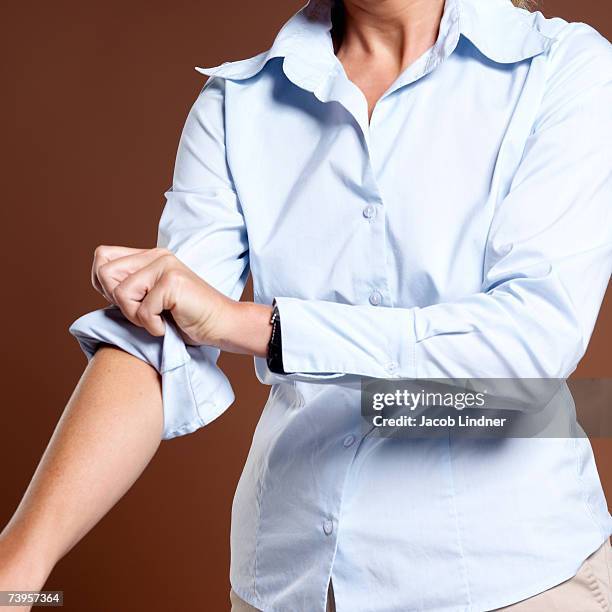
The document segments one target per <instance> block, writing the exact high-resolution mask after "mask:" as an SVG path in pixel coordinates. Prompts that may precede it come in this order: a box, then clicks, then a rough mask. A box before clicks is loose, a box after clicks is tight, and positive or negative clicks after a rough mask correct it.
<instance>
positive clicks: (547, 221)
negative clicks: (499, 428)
mask: <svg viewBox="0 0 612 612" xmlns="http://www.w3.org/2000/svg"><path fill="white" fill-rule="evenodd" d="M329 29H330V9H329V4H328V3H327V2H326V1H324V0H323V1H322V0H311V2H310V3H309V4H308V5H307V6H306V7H304V8H303V9H302V10H301V11H300V12H298V13H297V14H296V15H294V16H293V17H292V18H291V19H290V20H289V21H288V22H287V23H286V24H285V26H284V27H283V28H282V29H281V31H280V32H279V34H278V35H277V37H276V39H275V41H274V44H273V46H272V48H271V49H270V50H268V51H266V52H264V53H261V54H259V55H257V56H255V57H252V58H250V59H245V60H241V61H234V62H226V63H225V64H222V65H221V66H218V67H215V68H200V69H198V70H199V71H200V72H202V73H203V74H205V75H209V76H210V78H209V79H208V81H207V82H206V84H205V85H204V87H203V89H202V91H201V93H200V95H199V96H198V97H197V100H196V101H195V103H194V105H193V107H192V109H191V112H190V113H189V116H188V118H187V122H186V125H185V128H184V131H183V134H182V138H181V142H180V146H179V151H178V156H177V161H176V168H175V174H174V180H173V185H172V188H171V189H170V190H169V191H168V192H167V194H166V196H167V203H166V206H165V208H164V211H163V214H162V217H161V220H160V225H159V236H158V245H160V246H165V247H168V248H169V249H171V250H172V251H173V252H175V253H176V255H177V256H178V257H179V258H180V259H181V260H182V261H184V262H185V263H186V264H187V265H189V266H190V267H191V268H192V269H193V270H195V271H196V272H197V273H198V274H200V275H201V276H202V277H203V278H205V279H206V280H207V281H208V282H209V283H211V284H212V285H214V286H215V287H217V288H218V289H219V290H221V291H223V292H224V293H226V294H227V295H230V296H232V297H233V298H236V299H237V298H239V297H240V295H241V293H242V290H243V288H244V285H245V281H246V278H247V275H248V272H249V270H250V272H251V274H252V278H253V284H254V291H255V300H256V301H257V302H261V303H265V304H270V303H271V302H272V300H273V298H276V300H277V302H278V304H279V309H280V314H281V321H282V339H283V360H284V366H285V369H286V370H287V371H290V372H293V374H290V375H286V376H283V375H276V374H272V373H271V372H270V371H269V370H268V369H267V366H266V362H265V360H264V359H261V358H255V367H256V372H257V375H258V377H259V379H260V381H261V382H263V383H265V384H269V385H271V389H270V395H269V399H268V401H267V403H266V406H265V409H264V411H263V414H262V416H261V420H260V422H259V424H258V426H257V428H256V431H255V434H254V438H253V444H252V447H251V450H250V453H249V456H248V459H247V462H246V466H245V468H244V472H243V475H242V477H241V479H240V483H239V485H238V490H237V492H236V497H235V500H234V505H233V512H232V532H231V540H232V564H231V583H232V585H233V588H234V590H235V591H236V592H237V594H238V595H239V596H240V597H242V598H243V599H245V600H246V601H247V602H249V603H250V604H251V605H253V606H256V607H257V608H260V609H263V610H265V611H266V612H300V611H303V612H316V611H323V610H324V609H325V600H326V589H327V584H328V581H329V579H330V576H331V577H332V578H333V583H334V590H335V595H336V601H337V607H338V610H343V611H344V610H347V611H351V612H360V611H363V612H391V611H393V612H407V611H416V610H419V611H421V610H427V611H435V612H458V611H464V610H465V611H467V610H469V611H484V610H491V609H494V608H498V607H500V606H504V605H508V604H510V603H513V602H516V601H518V600H520V599H523V598H526V597H529V596H532V595H534V594H536V593H538V592H541V591H543V590H545V589H547V588H549V587H552V586H554V585H556V584H558V583H559V582H561V581H563V580H566V579H568V578H570V577H571V576H572V575H573V574H574V573H575V572H576V570H577V569H578V567H579V566H580V564H581V563H582V561H583V560H584V559H585V558H586V557H587V556H588V555H589V554H590V553H591V552H593V551H594V550H595V549H596V548H597V547H598V546H599V545H600V544H601V543H602V542H603V541H604V539H605V538H606V537H608V536H609V535H610V533H611V532H612V518H611V517H610V514H609V513H608V509H607V506H606V501H605V499H604V496H603V492H602V489H601V485H600V481H599V478H598V475H597V471H596V467H595V464H594V460H593V454H592V450H591V447H590V444H589V442H588V440H586V439H576V438H561V439H506V440H482V439H481V440H467V439H463V440H458V439H453V438H451V437H449V438H445V439H440V438H436V439H418V440H414V439H412V440H410V439H390V438H384V437H377V436H373V435H368V434H364V430H363V420H362V417H361V415H360V406H359V391H358V387H356V386H355V385H354V384H353V383H354V382H355V380H357V379H358V377H359V376H363V375H366V376H372V377H381V378H391V377H403V378H414V377H423V378H444V377H451V376H452V377H479V378H489V377H536V378H537V377H551V378H553V377H554V378H563V377H566V376H568V375H569V374H570V373H571V372H572V371H573V370H574V369H575V367H576V364H577V363H578V361H579V360H580V359H581V357H582V356H583V354H584V352H585V350H586V348H587V344H588V341H589V338H590V336H591V333H592V330H593V326H594V324H595V320H596V317H597V313H598V310H599V308H600V305H601V301H602V297H603V295H604V292H605V289H606V286H607V283H608V281H609V278H610V273H611V269H612V248H611V245H612V179H611V168H612V163H611V162H612V159H611V154H610V142H612V53H611V47H610V44H609V43H608V41H606V40H605V39H604V38H603V37H602V36H600V35H599V34H598V33H597V32H596V31H595V30H593V29H592V28H591V27H589V26H587V25H584V24H580V23H569V24H568V23H567V22H565V21H563V20H562V19H546V18H544V17H543V15H542V14H541V13H533V14H531V13H528V12H526V11H524V10H521V9H517V8H514V7H513V6H512V4H511V3H510V1H509V0H447V2H446V6H445V10H444V15H443V18H442V23H441V27H440V31H439V35H438V38H437V42H436V43H435V44H434V45H433V47H432V48H431V49H429V50H428V51H427V52H426V53H425V54H424V55H423V56H422V57H420V58H419V59H418V60H416V61H415V62H414V63H413V64H412V65H410V66H409V67H408V68H407V69H406V70H404V72H402V74H401V75H400V76H398V77H397V79H396V80H395V81H394V82H393V83H392V85H391V86H390V87H389V88H388V90H387V91H386V92H385V93H384V95H383V96H382V98H380V100H379V101H378V103H377V104H376V107H375V109H374V112H373V115H372V119H371V121H370V122H368V116H367V104H366V100H365V97H364V96H363V94H362V93H361V91H360V90H359V89H358V88H357V87H356V86H355V85H354V84H353V83H352V82H351V81H349V80H348V78H347V76H346V74H345V72H344V70H343V67H342V65H341V63H340V62H339V61H338V59H337V58H336V56H335V55H334V52H333V47H332V42H331V36H330V32H329ZM70 332H71V333H72V334H74V336H75V337H76V338H77V339H78V341H79V343H80V345H81V347H82V348H83V350H84V351H85V353H86V355H87V356H88V358H91V356H92V355H93V353H94V351H95V349H96V346H97V345H98V344H99V342H101V341H103V342H107V343H111V344H115V345H117V346H119V347H121V348H123V349H124V350H126V351H128V352H130V353H132V354H134V355H136V356H137V357H139V358H140V359H143V360H145V361H147V362H149V363H151V364H152V365H153V366H154V367H155V368H156V369H157V370H158V371H160V372H161V374H162V389H163V401H164V438H172V437H176V436H180V435H183V434H187V433H190V432H193V431H195V430H196V429H198V428H199V427H202V426H204V425H207V424H208V423H210V422H211V421H212V420H213V419H215V418H216V417H218V416H219V415H220V414H222V413H223V411H225V410H226V409H227V408H228V406H229V405H230V404H231V403H232V401H233V399H234V395H233V392H232V388H231V386H230V384H229V382H228V380H227V378H226V377H225V376H224V374H223V373H222V372H221V370H220V369H219V368H218V367H217V365H216V360H217V357H218V350H216V349H214V348H211V347H191V346H186V345H185V344H184V343H183V341H182V340H181V338H180V336H179V335H178V334H177V332H176V329H175V328H174V327H173V326H172V325H168V326H167V331H166V334H165V336H164V337H163V338H154V337H152V336H150V335H149V334H148V333H147V332H146V331H145V330H143V329H141V328H137V327H135V326H134V325H132V324H131V323H129V322H128V321H127V320H126V319H125V318H124V317H123V315H122V314H121V312H120V311H119V310H118V309H117V308H116V307H108V308H106V309H101V310H97V311H94V312H91V313H88V314H85V315H84V316H82V317H81V318H79V319H78V320H77V321H75V322H74V323H73V324H72V326H71V327H70ZM200 469H204V470H206V469H207V466H201V468H200Z"/></svg>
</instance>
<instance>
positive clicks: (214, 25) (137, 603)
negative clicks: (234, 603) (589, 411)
mask: <svg viewBox="0 0 612 612" xmlns="http://www.w3.org/2000/svg"><path fill="white" fill-rule="evenodd" d="M300 6H301V3H300V2H296V1H295V0H290V1H288V0H266V1H265V2H252V1H243V2H240V3H231V2H196V1H193V0H191V1H188V0H178V1H177V0H174V1H173V2H169V1H167V2H159V1H158V0H147V2H144V1H143V0H131V1H130V2H125V1H119V0H109V1H106V2H96V1H89V2H81V1H79V2H76V1H75V0H65V1H64V2H48V1H44V2H43V1H41V0H33V1H31V2H21V3H16V2H14V3H10V4H8V3H7V4H6V5H5V6H3V23H4V26H3V28H2V30H3V32H2V37H1V38H2V40H1V42H0V45H1V46H2V47H3V49H2V73H3V74H2V76H3V79H2V81H3V95H2V96H1V98H2V100H1V102H0V104H2V106H3V107H4V108H3V109H2V117H3V118H4V119H5V120H7V121H6V122H5V127H4V130H3V145H4V146H3V147H2V155H3V160H2V170H3V181H2V199H3V206H2V208H3V211H2V219H3V220H2V228H3V240H4V247H3V249H2V256H3V261H4V265H3V268H2V269H3V278H2V282H3V286H4V287H5V289H6V291H5V293H4V299H3V300H2V302H3V303H2V319H1V321H2V332H3V333H2V336H3V345H4V346H3V350H2V359H3V363H2V364H1V366H2V370H1V371H2V377H3V384H2V392H3V397H4V400H3V409H2V411H1V413H0V428H1V432H2V444H1V447H0V466H1V467H0V527H1V526H2V525H4V524H5V522H6V521H7V520H8V519H9V516H10V515H11V513H12V511H13V510H14V508H15V506H16V505H17V503H18V500H19V498H20V496H21V495H22V493H23V490H24V488H25V486H26V484H27V481H28V480H29V478H30V476H31V474H32V472H33V470H34V468H35V466H36V463H37V461H38V459H39V456H40V454H41V452H42V450H43V448H44V446H45V445H46V443H47V441H48V439H49V437H50V435H51V433H52V430H53V427H54V425H55V423H56V421H57V419H58V418H59V416H60V414H61V412H62V409H63V406H64V405H65V402H66V400H67V399H68V397H69V395H70V393H71V391H72V389H73V387H74V385H75V383H76V381H77V380H78V377H79V375H80V373H81V371H82V369H83V367H84V365H85V357H84V355H83V354H82V353H81V352H80V349H79V348H78V345H77V343H76V341H75V340H74V339H73V338H72V337H71V336H70V335H69V334H68V331H67V328H68V325H69V324H70V323H71V322H72V321H73V320H74V319H76V318H77V317H78V316H79V315H80V314H82V313H84V312H87V311H89V310H92V309H94V308H98V307H101V306H103V305H104V303H103V301H102V300H101V298H99V297H98V296H97V294H95V292H94V291H93V289H91V288H90V286H89V279H88V275H89V267H90V261H91V255H92V250H93V248H94V247H95V246H96V245H97V244H104V243H106V244H125V245H132V246H153V244H154V242H155V236H156V227H157V221H158V219H159V215H160V213H161V209H162V206H163V196H162V194H163V192H164V191H165V190H166V188H167V187H168V186H169V184H170V180H171V172H172V166H173V162H174V155H175V152H176V146H177V142H178V137H179V134H180V130H181V128H182V126H183V122H184V120H185V116H186V114H187V111H188V109H189V106H190V105H191V103H192V102H193V100H194V99H195V96H196V95H197V93H198V91H199V89H200V88H201V86H202V84H203V82H204V81H203V77H202V76H201V75H198V74H197V73H196V72H195V71H194V70H193V66H195V65H204V66H211V65H216V64H219V63H221V62H223V61H227V60H233V59H240V58H243V57H248V56H251V55H254V54H255V53H258V52H260V51H262V50H264V49H265V48H267V47H268V46H269V45H270V43H271V42H272V40H273V36H274V34H275V32H276V31H277V30H278V28H279V27H280V26H281V24H282V23H284V21H285V20H286V19H287V18H288V17H289V16H290V15H291V14H292V13H293V12H295V11H296V10H297V9H298V8H299V7H300ZM544 12H545V13H546V14H548V15H559V16H562V17H565V18H566V19H570V20H575V21H585V22H587V23H590V24H592V25H594V26H595V27H596V28H597V29H599V30H600V32H602V33H603V34H604V35H605V36H606V37H607V38H610V37H611V34H612V32H611V26H612V23H611V21H612V20H611V17H612V8H611V7H610V5H609V2H608V1H607V0H598V1H595V0H582V1H580V2H576V1H575V0H546V6H545V7H544ZM610 300H611V297H610V296H608V297H607V300H606V302H605V303H604V306H603V308H602V312H601V315H600V318H599V321H598V324H597V329H596V332H595V334H594V336H593V339H592V341H591V344H590V348H589V352H588V354H587V356H586V357H585V359H584V360H583V362H582V364H581V366H580V369H579V372H578V374H579V375H581V376H585V377H599V376H608V377H610V376H612V359H611V358H610V355H609V351H610V346H611V343H612V307H611V303H610ZM221 363H222V365H223V367H224V369H225V371H226V372H227V373H228V375H229V376H230V378H231V380H232V383H233V386H234V389H235V391H236V395H237V401H236V403H235V404H234V405H233V407H232V408H231V409H230V410H229V411H228V412H226V413H225V415H224V416H223V417H222V418H221V419H219V420H217V421H215V422H214V423H213V424H211V425H210V426H209V427H206V428H204V429H202V430H200V431H199V432H198V433H196V434H193V435H189V436H185V437H181V438H178V439H176V440H173V441H170V442H165V443H163V444H162V447H161V449H160V451H159V452H158V454H157V455H156V457H155V458H154V460H153V462H152V463H151V465H150V467H149V468H148V469H147V470H146V472H145V473H144V475H143V476H142V478H141V479H140V480H139V481H138V482H137V483H136V485H135V486H134V487H133V489H132V490H131V491H130V492H129V493H128V494H127V495H126V497H125V498H124V499H123V500H122V501H121V503H120V504H118V506H117V507H115V508H114V509H113V510H112V511H111V512H110V514H109V515H108V516H107V517H106V518H105V519H104V520H103V521H102V522H101V523H100V524H99V526H98V527H97V528H95V529H94V531H93V532H92V533H91V534H90V535H88V536H87V537H86V538H85V540H84V541H83V542H81V543H80V544H79V545H78V546H77V547H76V548H75V549H74V550H73V551H72V552H71V553H70V554H69V555H68V556H67V557H66V558H65V559H64V560H62V561H61V562H60V563H59V565H58V566H57V568H56V570H55V571H54V573H53V574H52V576H51V578H50V579H49V581H48V583H47V588H54V589H62V590H64V591H65V598H66V606H65V609H66V610H70V611H88V612H97V611H100V612H102V611H104V612H107V611H109V610H113V611H115V610H116V611H121V612H123V611H127V610H138V611H148V610H151V611H156V610H196V609H201V610H207V611H208V610H215V611H217V610H219V611H222V610H227V609H228V608H229V605H228V603H227V593H228V589H229V582H228V566H229V546H228V539H229V514H230V506H231V501H232V495H233V492H234V488H235V485H236V483H237V480H238V477H239V474H240V471H241V469H242V465H243V463H244V460H245V457H246V453H247V450H248V446H249V443H250V439H251V435H252V432H253V429H254V427H255V424H256V422H257V419H258V416H259V412H260V410H261V407H262V406H263V403H264V400H265V397H266V395H267V392H268V388H265V387H263V386H261V385H259V384H258V383H257V381H256V379H255V376H254V374H253V371H252V360H251V359H249V358H243V357H239V356H225V355H224V356H222V360H221ZM593 445H594V447H595V451H596V455H597V461H598V465H599V469H600V472H601V476H602V480H603V482H604V486H605V488H606V491H607V495H608V499H611V500H612V440H610V439H605V440H604V439H599V440H594V441H593Z"/></svg>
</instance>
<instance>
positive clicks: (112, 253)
mask: <svg viewBox="0 0 612 612" xmlns="http://www.w3.org/2000/svg"><path fill="white" fill-rule="evenodd" d="M168 253H169V251H168V250H167V249H159V248H153V249H134V248H129V247H117V246H102V247H98V248H97V249H96V251H95V254H94V263H93V267H92V284H93V286H94V288H95V289H96V290H97V291H99V292H100V293H101V294H102V295H103V296H104V297H105V298H106V299H107V300H108V301H109V302H111V303H116V302H115V300H114V298H113V292H114V290H115V289H116V287H117V286H118V285H119V284H120V283H122V282H123V281H124V280H125V279H126V278H128V277H129V276H130V275H131V274H134V273H135V272H137V271H138V270H140V269H141V268H144V267H145V266H147V265H149V264H150V263H151V262H152V261H155V260H156V259H158V258H159V257H162V256H163V255H166V254H168Z"/></svg>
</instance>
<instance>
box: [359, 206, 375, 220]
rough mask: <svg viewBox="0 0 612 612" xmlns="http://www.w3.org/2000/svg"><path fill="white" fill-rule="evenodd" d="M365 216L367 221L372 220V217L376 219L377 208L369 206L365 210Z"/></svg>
mask: <svg viewBox="0 0 612 612" xmlns="http://www.w3.org/2000/svg"><path fill="white" fill-rule="evenodd" d="M362 212H363V216H364V217H365V218H366V219H371V218H372V217H374V216H375V215H376V208H375V207H374V205H373V204H368V205H367V206H366V207H365V208H364V209H363V211H362Z"/></svg>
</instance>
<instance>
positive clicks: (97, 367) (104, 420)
mask: <svg viewBox="0 0 612 612" xmlns="http://www.w3.org/2000/svg"><path fill="white" fill-rule="evenodd" d="M162 424H163V412H162V398H161V384H160V380H159V375H158V373H157V372H156V371H155V370H154V369H153V368H152V367H151V366H150V365H148V364H146V363H144V362H142V361H141V360H139V359H137V358H136V357H133V356H131V355H128V354H127V353H124V352H123V351H120V350H118V349H115V348H110V347H101V348H100V349H99V350H98V352H97V353H96V355H95V356H94V358H93V359H92V361H91V362H90V364H89V365H88V367H87V369H86V370H85V372H84V374H83V376H82V378H81V380H80V381H79V384H78V385H77V387H76V389H75V391H74V393H73V395H72V397H71V398H70V400H69V402H68V405H67V406H66V409H65V411H64V414H63V415H62V417H61V419H60V421H59V423H58V425H57V428H56V430H55V432H54V433H53V436H52V438H51V440H50V442H49V445H48V447H47V449H46V451H45V453H44V455H43V457H42V459H41V461H40V464H39V466H38V468H37V470H36V472H35V474H34V477H33V478H32V481H31V483H30V485H29V487H28V489H27V491H26V493H25V495H24V497H23V500H22V502H21V504H20V505H19V507H18V509H17V510H16V512H15V514H14V516H13V518H12V519H11V521H10V523H9V524H8V525H7V526H6V528H5V529H4V531H3V532H2V534H1V535H0V583H2V581H3V580H8V579H9V578H10V576H11V575H13V576H15V577H16V578H15V579H18V577H19V576H21V577H22V578H23V580H25V581H26V582H28V577H27V576H26V577H25V578H24V577H23V573H26V574H27V573H28V572H31V574H30V578H29V579H30V580H31V579H34V581H36V577H37V575H40V579H42V580H44V579H46V575H44V574H45V573H48V572H50V571H51V569H52V567H53V565H54V564H55V563H56V562H57V560H59V559H60V558H61V557H62V556H63V555H65V554H66V552H68V550H70V549H71V548H72V547H73V546H74V545H75V544H76V543H77V542H78V541H79V540H80V539H81V538H82V537H83V536H84V535H85V534H86V533H87V532H88V531H89V530H90V529H91V528H92V527H93V526H94V525H95V524H96V523H97V522H98V521H99V520H100V519H101V518H102V517H103V516H104V515H105V514H106V513H107V512H108V510H109V509H110V508H111V507H112V506H113V505H114V504H115V503H116V502H117V501H118V500H119V499H120V498H121V497H122V495H123V494H124V493H125V492H126V491H127V490H128V489H129V488H130V486H131V485H132V484H133V483H134V481H135V480H136V479H137V478H138V476H139V475H140V474H141V473H142V471H143V469H144V468H145V467H146V465H147V464H148V463H149V461H150V459H151V458H152V457H153V455H154V454H155V451H156V450H157V448H158V446H159V443H160V440H161V433H162ZM17 566H19V567H17ZM20 568H21V569H20ZM20 572H21V573H20ZM40 586H42V585H40ZM2 588H38V587H37V585H34V584H31V583H28V584H22V585H21V586H20V585H19V584H13V585H8V584H6V585H3V584H0V590H1V589H2Z"/></svg>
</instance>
